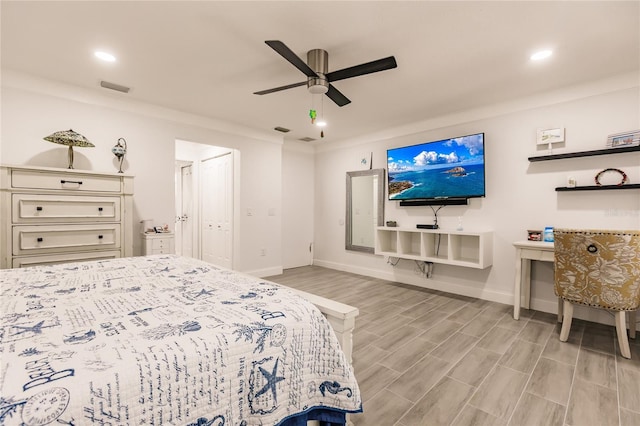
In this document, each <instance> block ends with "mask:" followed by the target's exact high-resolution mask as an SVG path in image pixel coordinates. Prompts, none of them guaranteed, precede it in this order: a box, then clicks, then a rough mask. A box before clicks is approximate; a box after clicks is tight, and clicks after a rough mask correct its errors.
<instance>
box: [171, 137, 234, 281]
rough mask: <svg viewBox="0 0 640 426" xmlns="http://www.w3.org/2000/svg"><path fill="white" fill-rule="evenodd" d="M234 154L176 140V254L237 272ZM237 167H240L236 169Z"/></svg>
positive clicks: (219, 148) (226, 150)
mask: <svg viewBox="0 0 640 426" xmlns="http://www.w3.org/2000/svg"><path fill="white" fill-rule="evenodd" d="M234 152H235V151H234V150H232V149H229V148H223V147H216V146H211V145H205V144H200V143H194V142H188V141H183V140H176V171H175V178H176V186H175V196H176V197H175V200H176V202H175V209H176V223H175V233H176V253H177V254H179V255H182V256H190V257H194V258H197V259H201V260H205V261H207V262H210V263H213V264H215V265H218V266H221V267H224V268H229V269H232V268H233V253H234V251H233V242H234V239H233V232H234V227H233V222H234V220H233V216H234V162H235V161H239V156H238V159H235V155H234ZM236 167H237V165H236Z"/></svg>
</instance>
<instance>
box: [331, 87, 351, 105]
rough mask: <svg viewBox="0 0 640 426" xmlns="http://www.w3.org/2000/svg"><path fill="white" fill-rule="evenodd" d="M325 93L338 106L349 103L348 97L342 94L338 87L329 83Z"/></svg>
mask: <svg viewBox="0 0 640 426" xmlns="http://www.w3.org/2000/svg"><path fill="white" fill-rule="evenodd" d="M326 95H327V96H328V97H329V99H331V100H332V101H333V102H335V103H336V104H337V105H338V106H340V107H342V106H345V105H347V104H350V103H351V101H350V100H349V98H347V97H346V96H345V95H343V94H342V93H341V92H340V91H339V90H338V89H336V88H335V87H333V86H332V85H331V84H330V85H329V90H328V91H327V93H326Z"/></svg>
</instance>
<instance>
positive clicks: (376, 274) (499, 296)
mask: <svg viewBox="0 0 640 426" xmlns="http://www.w3.org/2000/svg"><path fill="white" fill-rule="evenodd" d="M313 264H314V265H317V266H322V267H325V268H329V269H335V270H338V271H344V272H351V273H353V274H358V275H364V276H367V277H372V278H379V279H383V280H387V281H392V282H398V283H403V284H409V285H414V286H417V287H422V288H428V289H431V290H440V291H444V292H447V293H452V294H457V295H461V296H468V297H474V298H476V299H482V300H488V301H491V302H497V303H503V304H505V305H511V306H513V293H503V292H498V291H491V290H486V289H480V288H476V287H470V286H465V285H458V284H452V283H449V282H447V283H444V282H442V281H437V280H434V279H425V278H424V277H420V276H417V275H415V274H411V273H407V272H404V273H403V272H393V271H391V272H386V271H381V270H379V269H372V268H362V267H358V266H353V265H347V264H344V263H337V262H330V261H326V260H322V259H314V260H313ZM394 271H395V270H394ZM530 307H531V309H535V310H536V311H540V312H547V313H550V314H557V313H558V301H557V299H554V300H546V299H531V301H530ZM573 317H574V318H579V319H582V320H585V321H591V322H597V323H600V324H607V325H615V321H614V319H613V317H612V316H611V315H610V314H609V313H608V312H606V311H605V310H603V309H596V308H589V307H586V306H579V305H576V306H575V309H574V312H573Z"/></svg>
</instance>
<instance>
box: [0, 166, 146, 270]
mask: <svg viewBox="0 0 640 426" xmlns="http://www.w3.org/2000/svg"><path fill="white" fill-rule="evenodd" d="M0 214H1V216H0V268H18V267H23V266H32V265H42V264H54V263H64V262H74V261H82V260H97V259H111V258H116V257H126V256H132V255H133V217H132V215H133V176H131V175H125V174H121V173H100V172H93V171H87V170H76V169H57V168H50V167H34V166H6V165H3V166H0Z"/></svg>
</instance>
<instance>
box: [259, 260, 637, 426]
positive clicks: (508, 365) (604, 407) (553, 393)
mask: <svg viewBox="0 0 640 426" xmlns="http://www.w3.org/2000/svg"><path fill="white" fill-rule="evenodd" d="M268 279H269V280H271V281H275V282H278V283H282V284H284V285H287V286H289V287H293V288H297V289H300V290H304V291H307V292H310V293H314V294H318V295H320V296H324V297H327V298H331V299H334V300H337V301H340V302H343V303H346V304H349V305H352V306H356V307H358V308H359V309H360V315H359V316H358V318H357V320H356V331H355V338H354V356H353V358H354V360H353V365H354V369H355V373H356V377H357V379H358V382H359V384H360V390H361V393H362V398H363V408H364V413H362V414H357V415H353V416H352V417H351V418H352V420H353V422H354V424H355V425H356V426H394V425H395V426H425V425H457V426H460V425H513V426H526V425H536V426H540V425H544V426H551V425H572V426H573V425H575V426H589V425H594V426H596V425H597V426H601V425H612V426H615V425H618V426H638V425H640V339H637V340H635V341H633V340H630V345H631V355H632V359H631V360H627V359H624V358H622V357H621V356H620V355H619V349H618V345H617V340H616V337H615V328H614V327H611V326H605V325H601V324H595V323H591V322H585V321H580V320H576V319H574V321H573V325H572V330H571V333H570V335H569V341H568V342H566V343H562V342H560V341H559V339H558V336H559V333H560V327H559V325H558V324H557V323H556V316H555V315H551V314H548V313H543V312H537V311H531V310H523V311H522V313H521V315H520V320H519V321H515V320H514V319H513V318H512V307H511V306H510V305H502V304H499V303H494V302H487V301H483V300H478V299H473V298H469V297H463V296H457V295H453V294H447V293H443V292H440V291H433V290H428V289H423V288H419V287H415V286H409V285H404V284H398V283H393V282H389V281H384V280H381V279H376V278H370V277H364V276H360V275H356V274H351V273H346V272H340V271H335V270H332V269H326V268H322V267H318V266H308V267H301V268H294V269H288V270H286V271H285V272H284V274H282V275H278V276H273V277H269V278H268Z"/></svg>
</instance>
